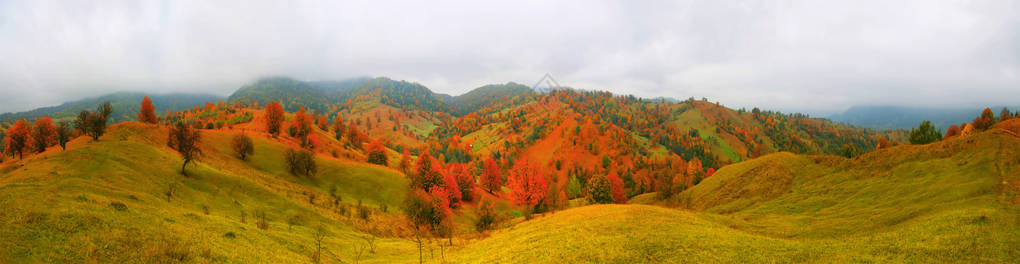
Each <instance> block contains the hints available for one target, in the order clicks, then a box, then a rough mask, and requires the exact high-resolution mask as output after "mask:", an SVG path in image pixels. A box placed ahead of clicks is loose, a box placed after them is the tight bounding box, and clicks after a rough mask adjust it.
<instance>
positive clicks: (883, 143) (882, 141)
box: [875, 130, 959, 149]
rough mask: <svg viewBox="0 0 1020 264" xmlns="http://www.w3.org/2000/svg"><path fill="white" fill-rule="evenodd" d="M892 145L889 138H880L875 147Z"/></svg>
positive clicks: (880, 147)
mask: <svg viewBox="0 0 1020 264" xmlns="http://www.w3.org/2000/svg"><path fill="white" fill-rule="evenodd" d="M957 131H959V130H957ZM891 146H892V143H890V142H889V140H888V139H886V138H880V139H878V144H877V145H875V149H884V148H888V147H891Z"/></svg>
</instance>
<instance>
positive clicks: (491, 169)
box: [481, 157, 503, 193]
mask: <svg viewBox="0 0 1020 264" xmlns="http://www.w3.org/2000/svg"><path fill="white" fill-rule="evenodd" d="M481 182H482V187H485V189H486V190H489V192H490V193H495V192H496V191H498V190H499V187H501V186H503V178H502V177H500V174H499V164H496V160H495V159H492V157H488V158H486V159H485V162H484V163H482V177H481Z"/></svg>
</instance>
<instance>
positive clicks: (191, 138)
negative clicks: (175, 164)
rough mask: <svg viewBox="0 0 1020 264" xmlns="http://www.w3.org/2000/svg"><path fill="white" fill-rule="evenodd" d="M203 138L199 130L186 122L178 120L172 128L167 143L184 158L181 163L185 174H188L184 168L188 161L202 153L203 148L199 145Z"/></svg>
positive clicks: (182, 172)
mask: <svg viewBox="0 0 1020 264" xmlns="http://www.w3.org/2000/svg"><path fill="white" fill-rule="evenodd" d="M201 140H202V135H201V134H199V131H198V130H196V129H193V128H191V126H188V125H185V124H184V122H177V125H175V126H173V127H171V128H170V136H169V140H167V143H166V145H167V146H169V147H170V148H171V149H173V150H176V151H177V152H178V153H180V154H181V157H182V158H184V164H181V174H183V175H184V176H188V173H187V172H186V171H185V170H184V169H185V168H186V167H187V166H188V163H191V162H192V161H194V160H195V159H197V158H198V156H199V155H202V149H200V148H199V146H198V145H199V142H200V141H201Z"/></svg>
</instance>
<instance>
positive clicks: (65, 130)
mask: <svg viewBox="0 0 1020 264" xmlns="http://www.w3.org/2000/svg"><path fill="white" fill-rule="evenodd" d="M73 132H74V131H71V124H69V123H67V121H61V122H60V123H59V125H57V144H60V149H63V150H67V142H68V141H71V138H72V137H73V136H74V135H73Z"/></svg>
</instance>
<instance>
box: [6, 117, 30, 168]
mask: <svg viewBox="0 0 1020 264" xmlns="http://www.w3.org/2000/svg"><path fill="white" fill-rule="evenodd" d="M31 130H32V129H31V127H29V125H28V121H25V120H24V119H22V120H18V121H17V122H14V125H13V126H11V128H9V129H7V137H6V139H4V142H5V143H6V144H7V145H6V146H4V152H6V153H7V154H8V155H11V156H14V155H15V154H17V155H18V159H22V158H24V157H25V150H26V149H27V148H28V145H29V138H30V135H29V131H31Z"/></svg>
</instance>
